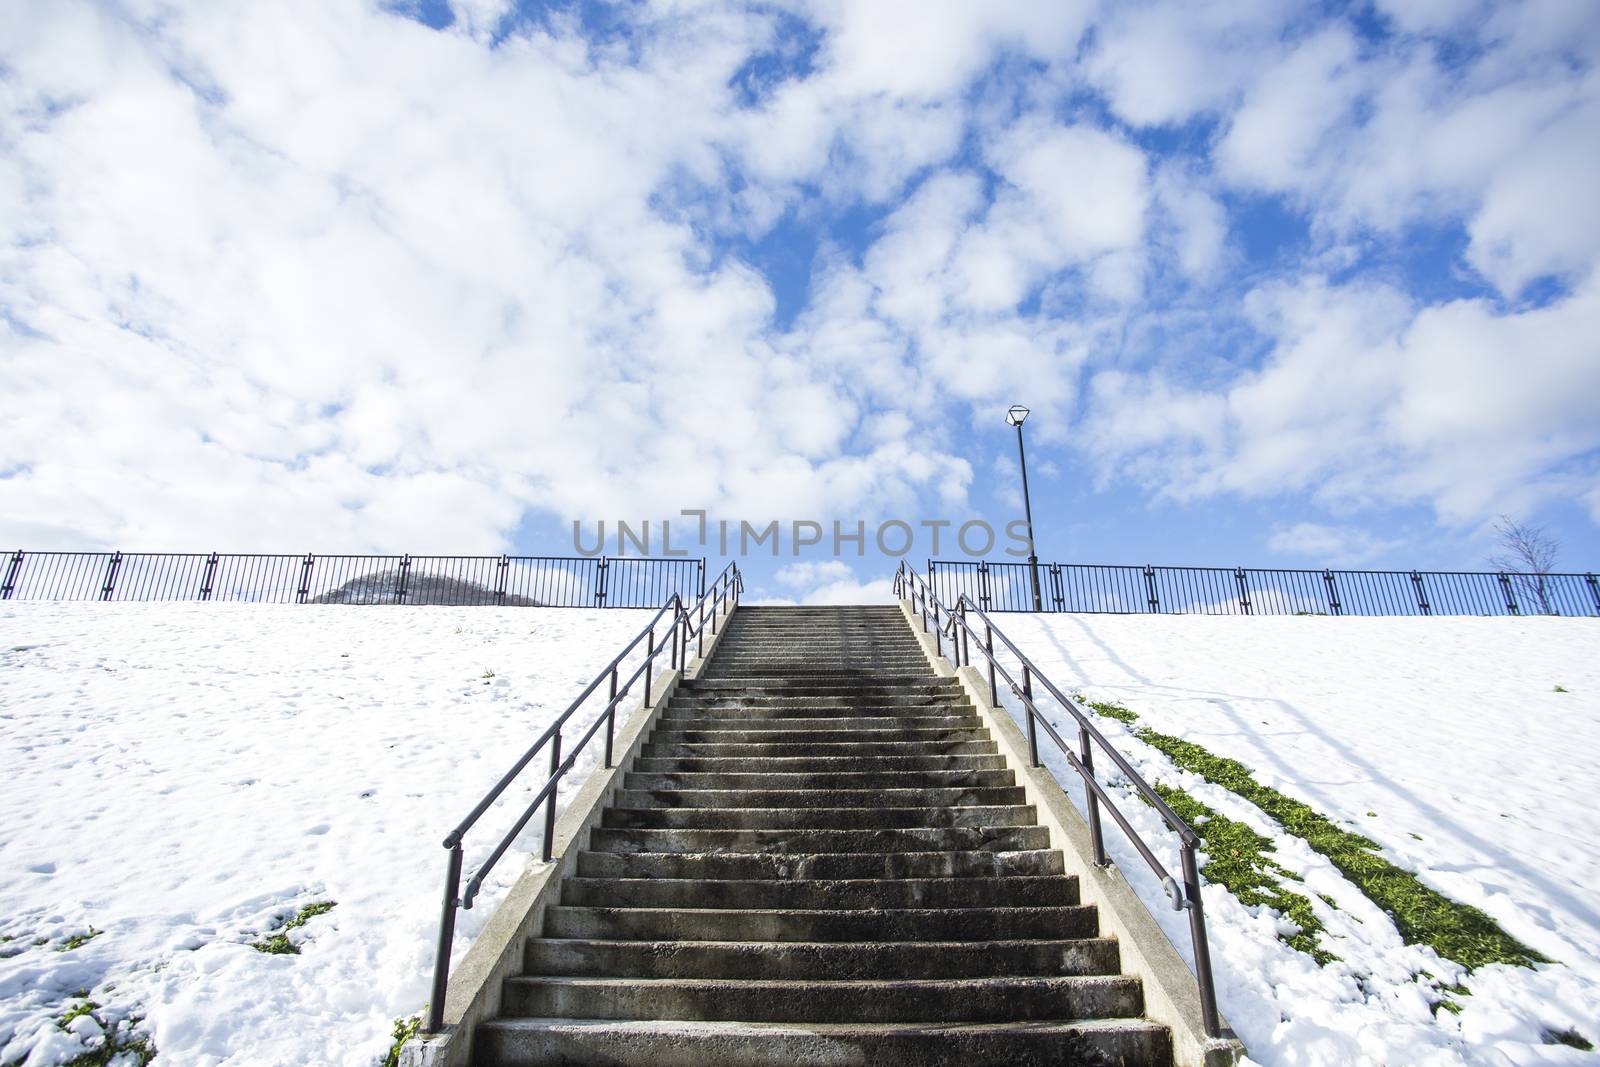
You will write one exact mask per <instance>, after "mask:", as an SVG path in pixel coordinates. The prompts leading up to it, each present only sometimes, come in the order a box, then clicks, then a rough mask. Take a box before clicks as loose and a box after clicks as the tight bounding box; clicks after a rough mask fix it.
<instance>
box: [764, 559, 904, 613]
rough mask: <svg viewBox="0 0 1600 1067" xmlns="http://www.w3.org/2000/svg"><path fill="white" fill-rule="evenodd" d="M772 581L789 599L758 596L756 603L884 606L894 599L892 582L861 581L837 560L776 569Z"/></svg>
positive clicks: (889, 579)
mask: <svg viewBox="0 0 1600 1067" xmlns="http://www.w3.org/2000/svg"><path fill="white" fill-rule="evenodd" d="M773 580H774V581H775V582H777V584H778V585H780V586H782V587H783V588H784V589H786V590H788V591H789V594H790V595H789V597H787V598H786V597H781V596H780V597H764V598H763V597H760V596H759V595H758V596H757V597H756V598H754V602H755V603H762V604H775V603H799V604H887V603H891V602H893V600H894V581H893V579H891V578H875V579H873V580H871V581H866V582H863V581H860V580H859V579H858V578H857V577H856V574H855V571H853V570H851V569H850V566H849V565H848V564H846V563H844V562H842V561H840V560H824V561H820V562H819V561H806V562H801V563H791V564H789V565H787V566H785V567H781V568H779V569H778V571H777V573H775V574H774V575H773Z"/></svg>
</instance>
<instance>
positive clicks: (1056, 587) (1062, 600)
mask: <svg viewBox="0 0 1600 1067" xmlns="http://www.w3.org/2000/svg"><path fill="white" fill-rule="evenodd" d="M1050 599H1051V600H1053V601H1055V605H1056V610H1057V611H1065V610H1066V606H1065V604H1066V597H1064V596H1062V594H1061V564H1059V563H1052V564H1050Z"/></svg>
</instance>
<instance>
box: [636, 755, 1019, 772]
mask: <svg viewBox="0 0 1600 1067" xmlns="http://www.w3.org/2000/svg"><path fill="white" fill-rule="evenodd" d="M1005 765H1006V761H1005V757H1003V756H999V755H993V756H964V755H957V756H865V755H863V756H845V757H834V758H831V759H830V758H828V757H826V756H824V757H817V758H807V757H802V756H795V757H787V756H785V757H779V756H745V757H737V756H692V757H691V756H677V757H647V756H640V757H639V758H637V759H635V760H634V761H633V769H634V770H635V771H641V772H645V773H649V772H651V771H676V772H686V771H715V772H719V773H724V774H726V773H729V772H732V773H748V772H751V771H764V772H767V773H786V774H807V773H815V772H824V771H858V772H859V771H943V770H952V771H954V770H963V771H998V770H1004V769H1005Z"/></svg>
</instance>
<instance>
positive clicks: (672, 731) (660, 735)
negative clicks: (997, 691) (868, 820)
mask: <svg viewBox="0 0 1600 1067" xmlns="http://www.w3.org/2000/svg"><path fill="white" fill-rule="evenodd" d="M868 721H871V722H883V721H889V722H892V721H893V720H881V719H872V720H868ZM671 722H672V720H670V719H669V720H666V723H665V724H664V725H662V726H659V727H657V728H656V729H655V731H654V732H653V733H652V734H651V735H650V740H651V741H652V742H656V743H658V744H663V745H667V744H671V745H730V744H732V745H750V744H761V745H837V744H845V743H851V744H875V745H881V744H885V743H899V742H906V741H926V742H933V743H939V742H952V741H987V740H988V739H989V731H988V729H987V728H986V727H984V726H983V725H981V724H974V725H962V726H944V727H940V726H935V727H925V728H920V729H919V728H917V727H914V726H894V725H890V726H880V727H875V728H873V729H861V728H856V729H837V730H748V729H742V728H741V729H735V730H716V729H713V730H706V729H679V728H678V727H676V726H674V725H671Z"/></svg>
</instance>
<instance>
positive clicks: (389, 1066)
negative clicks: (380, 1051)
mask: <svg viewBox="0 0 1600 1067" xmlns="http://www.w3.org/2000/svg"><path fill="white" fill-rule="evenodd" d="M420 1029H422V1016H421V1015H413V1016H411V1018H409V1019H396V1020H395V1021H394V1044H392V1045H390V1046H389V1054H388V1055H387V1056H385V1057H384V1058H383V1067H400V1049H401V1048H402V1047H403V1046H404V1045H405V1043H406V1042H407V1041H410V1040H411V1039H412V1038H413V1037H416V1036H417V1031H418V1030H420Z"/></svg>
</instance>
